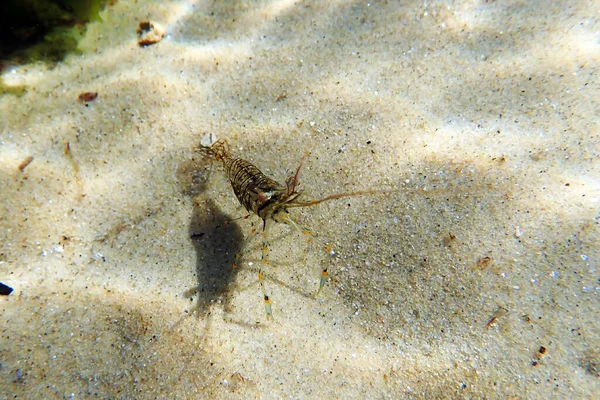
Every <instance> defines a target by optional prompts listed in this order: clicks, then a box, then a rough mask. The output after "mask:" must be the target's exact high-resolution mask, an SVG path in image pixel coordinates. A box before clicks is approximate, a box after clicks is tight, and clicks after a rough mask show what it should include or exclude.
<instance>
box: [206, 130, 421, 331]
mask: <svg viewBox="0 0 600 400" xmlns="http://www.w3.org/2000/svg"><path fill="white" fill-rule="evenodd" d="M196 150H197V151H201V152H204V153H206V154H208V155H210V156H213V157H214V158H215V159H216V160H217V161H221V162H222V163H223V166H224V168H225V171H226V173H227V177H228V178H229V182H230V183H231V187H232V188H233V192H234V193H235V196H236V197H237V199H238V200H239V202H240V204H241V205H242V206H244V207H245V208H246V210H247V211H248V212H250V213H253V214H255V215H257V216H258V217H259V218H261V219H262V220H263V231H262V257H261V258H262V260H263V261H264V262H265V263H268V261H267V258H268V252H269V248H268V242H267V238H268V233H269V229H270V227H271V224H272V222H277V223H284V224H286V225H290V226H292V227H293V228H295V229H296V230H298V231H299V232H300V233H302V234H304V235H309V236H310V237H311V238H313V237H315V236H314V235H313V233H312V231H311V230H310V229H308V228H306V227H303V226H301V225H300V224H299V223H298V222H297V221H296V220H295V219H294V218H293V217H292V216H291V214H290V212H289V211H288V209H290V208H297V207H311V206H315V205H317V204H320V203H323V202H325V201H329V200H335V199H341V198H344V197H354V196H362V195H367V194H375V193H393V192H398V190H397V189H396V190H395V189H391V190H367V191H357V192H351V193H338V194H334V195H331V196H327V197H325V198H322V199H319V200H311V201H300V200H299V199H298V198H299V197H300V195H301V192H299V191H298V190H297V189H298V185H299V181H298V177H299V174H300V169H301V168H302V165H303V161H304V160H302V162H300V165H299V166H298V168H297V169H296V172H295V173H294V174H293V175H291V176H289V177H288V178H287V179H286V181H285V185H283V184H281V183H279V182H277V181H275V180H273V179H271V178H269V177H268V176H266V175H265V174H264V173H263V172H261V171H260V170H259V169H258V168H257V167H256V166H255V165H253V164H252V163H251V162H249V161H246V160H244V159H242V158H238V157H235V156H233V155H231V153H230V152H229V143H228V142H227V141H226V140H223V139H220V140H217V141H216V142H215V143H213V144H212V145H211V146H202V145H201V146H200V147H199V148H197V149H196ZM409 191H410V190H409ZM415 191H417V192H420V191H419V190H415ZM309 243H310V241H309ZM325 249H326V250H327V252H328V253H332V249H331V246H329V245H325ZM327 276H328V272H327V266H325V267H323V268H322V270H321V279H320V281H319V289H318V290H317V294H316V296H318V295H319V293H320V292H321V291H322V290H323V287H324V286H325V283H326V281H327ZM258 280H259V282H260V286H261V289H262V292H263V298H264V303H265V311H266V314H267V319H272V318H273V313H272V308H271V300H270V297H269V295H268V293H267V290H266V288H265V284H264V272H263V269H262V267H260V268H259V271H258Z"/></svg>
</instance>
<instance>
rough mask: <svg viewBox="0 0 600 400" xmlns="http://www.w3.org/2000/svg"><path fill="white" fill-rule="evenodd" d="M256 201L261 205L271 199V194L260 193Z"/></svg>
mask: <svg viewBox="0 0 600 400" xmlns="http://www.w3.org/2000/svg"><path fill="white" fill-rule="evenodd" d="M257 197H258V201H260V203H261V204H264V203H266V202H267V201H269V199H270V198H271V194H270V193H265V192H260V193H259V194H258V195H257Z"/></svg>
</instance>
